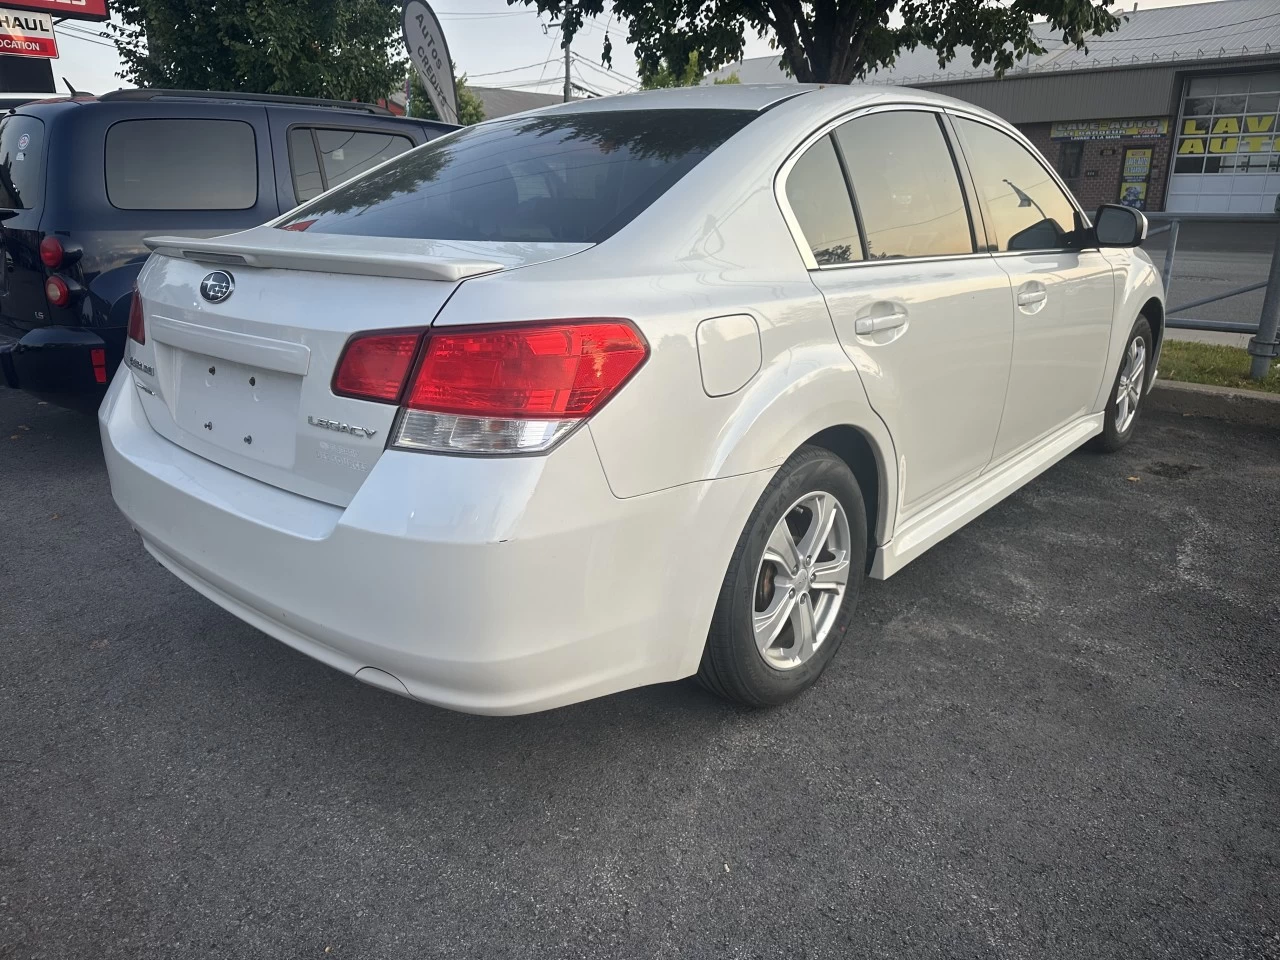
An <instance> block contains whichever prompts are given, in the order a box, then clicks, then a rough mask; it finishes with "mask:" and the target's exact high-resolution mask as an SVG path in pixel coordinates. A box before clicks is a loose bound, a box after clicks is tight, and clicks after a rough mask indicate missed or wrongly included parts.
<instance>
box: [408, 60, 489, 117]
mask: <svg viewBox="0 0 1280 960" xmlns="http://www.w3.org/2000/svg"><path fill="white" fill-rule="evenodd" d="M453 71H454V74H455V75H456V74H457V72H458V67H457V65H456V64H455V65H454V68H453ZM409 116H411V117H421V118H422V119H424V120H439V119H440V118H439V117H438V116H436V108H435V106H434V104H432V102H431V98H430V97H428V96H427V88H426V87H424V86H423V85H422V77H420V76H419V75H418V71H417V70H416V69H414V68H413V67H412V66H411V67H409ZM483 119H484V102H483V101H482V100H481V99H480V98H479V97H477V96H476V95H475V93H473V92H472V90H471V88H470V87H469V86H467V75H466V74H463V75H462V76H460V77H458V122H459V123H460V124H462V125H463V126H464V127H469V126H471V124H473V123H479V122H480V121H481V120H483Z"/></svg>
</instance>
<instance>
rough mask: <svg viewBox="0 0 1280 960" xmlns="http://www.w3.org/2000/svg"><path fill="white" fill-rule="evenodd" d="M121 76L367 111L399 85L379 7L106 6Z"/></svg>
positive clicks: (143, 0)
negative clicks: (358, 103) (332, 102)
mask: <svg viewBox="0 0 1280 960" xmlns="http://www.w3.org/2000/svg"><path fill="white" fill-rule="evenodd" d="M112 11H113V12H114V13H115V15H116V19H117V20H118V21H119V23H118V24H114V25H112V31H113V34H114V37H113V39H114V41H115V44H116V49H117V50H119V52H120V58H121V60H122V61H123V63H124V68H123V71H122V72H121V76H123V77H124V78H125V79H126V80H131V81H133V82H134V83H137V84H139V85H140V86H152V87H178V88H181V89H189V90H243V91H246V92H253V93H279V94H288V95H292V96H307V97H332V98H334V99H337V100H364V101H375V100H378V99H380V98H382V97H385V96H387V95H388V94H389V93H390V92H391V91H392V90H395V89H397V88H398V87H399V86H400V84H401V83H403V81H404V70H405V62H406V61H405V59H404V57H402V56H401V55H400V53H401V51H400V48H401V47H402V46H403V43H402V41H401V39H400V8H399V5H398V4H392V3H387V2H385V0H217V2H216V3H211V2H210V0H114V2H113V3H112Z"/></svg>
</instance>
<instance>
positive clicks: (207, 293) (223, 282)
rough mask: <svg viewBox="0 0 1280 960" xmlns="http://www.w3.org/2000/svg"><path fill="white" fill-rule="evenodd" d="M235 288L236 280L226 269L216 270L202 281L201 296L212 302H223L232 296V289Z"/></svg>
mask: <svg viewBox="0 0 1280 960" xmlns="http://www.w3.org/2000/svg"><path fill="white" fill-rule="evenodd" d="M235 288H236V282H235V280H233V279H232V278H231V274H229V273H227V272H226V271H225V270H215V271H213V273H211V274H209V275H208V276H207V277H205V278H204V279H203V280H201V281H200V296H202V297H204V298H205V299H206V300H208V301H209V302H210V303H221V302H222V301H223V300H225V299H227V297H229V296H231V291H232V290H234V289H235Z"/></svg>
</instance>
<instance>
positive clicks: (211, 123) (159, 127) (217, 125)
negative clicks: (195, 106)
mask: <svg viewBox="0 0 1280 960" xmlns="http://www.w3.org/2000/svg"><path fill="white" fill-rule="evenodd" d="M106 153H107V197H108V198H109V199H110V200H111V204H112V206H115V207H117V208H119V209H121V210H248V209H249V208H250V207H253V206H255V205H256V204H257V202H258V149H257V142H256V140H255V139H254V135H253V127H252V126H250V125H249V124H247V123H244V122H242V121H240V120H122V121H121V122H119V123H116V124H112V126H111V128H110V129H109V130H108V131H107V145H106Z"/></svg>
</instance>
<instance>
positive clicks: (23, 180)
mask: <svg viewBox="0 0 1280 960" xmlns="http://www.w3.org/2000/svg"><path fill="white" fill-rule="evenodd" d="M43 182H44V123H43V122H42V121H40V120H38V119H36V118H35V117H27V116H23V115H22V114H11V115H10V116H7V117H5V118H4V119H3V120H0V207H3V208H7V209H9V210H30V209H31V208H32V207H35V206H38V205H39V204H40V200H41V196H40V187H41V184H42V183H43Z"/></svg>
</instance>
